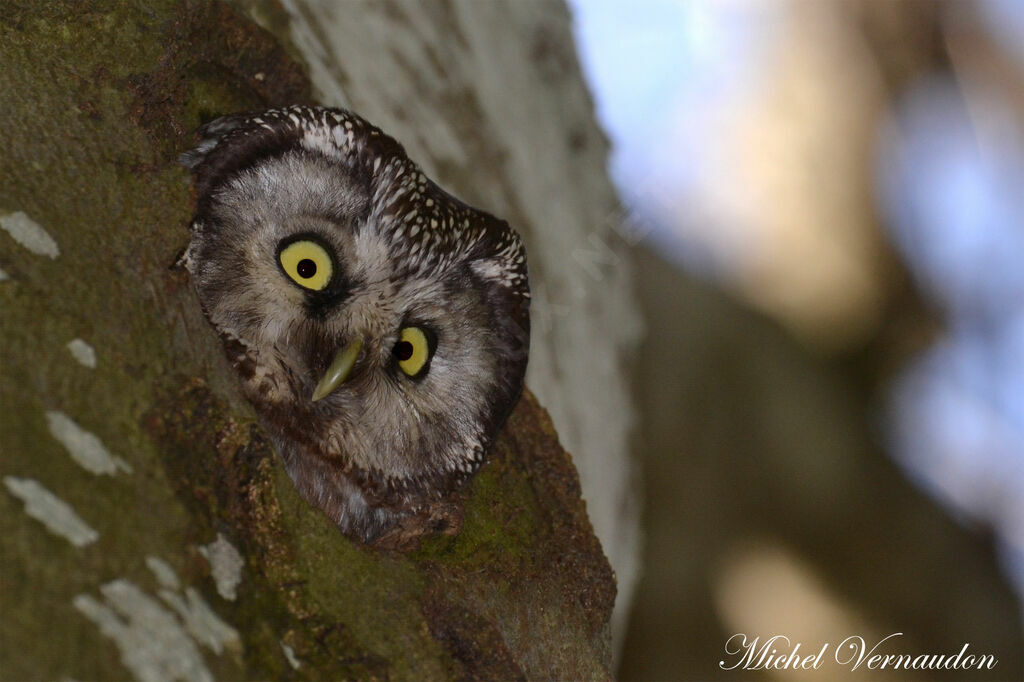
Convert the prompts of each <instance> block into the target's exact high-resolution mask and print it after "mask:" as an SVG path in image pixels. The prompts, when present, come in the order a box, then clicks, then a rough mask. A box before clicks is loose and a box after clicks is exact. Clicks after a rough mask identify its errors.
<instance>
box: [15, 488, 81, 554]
mask: <svg viewBox="0 0 1024 682" xmlns="http://www.w3.org/2000/svg"><path fill="white" fill-rule="evenodd" d="M4 485H6V486H7V489H8V490H9V491H11V494H12V495H14V496H15V497H17V498H18V499H20V500H21V501H23V502H24V503H25V513H26V514H28V515H29V516H31V517H32V518H33V519H35V520H37V521H39V522H40V523H42V524H43V525H44V526H46V528H47V530H49V531H50V532H51V533H53V534H54V535H59V536H61V537H62V538H64V539H65V540H67V541H68V542H70V543H71V544H72V545H74V546H75V547H84V546H85V545H88V544H89V543H91V542H95V541H96V540H97V539H98V538H99V536H100V534H99V533H97V532H96V531H95V530H93V529H92V528H90V527H89V524H87V523H86V522H85V521H83V520H82V518H81V517H80V516H79V515H78V514H76V513H75V510H74V509H72V508H71V507H70V506H69V505H68V503H67V502H64V501H63V500H61V499H60V498H59V497H57V496H56V495H54V494H53V493H51V492H50V491H49V490H47V489H46V488H44V487H43V486H42V485H40V484H39V481H35V480H33V479H31V478H15V477H14V476H4Z"/></svg>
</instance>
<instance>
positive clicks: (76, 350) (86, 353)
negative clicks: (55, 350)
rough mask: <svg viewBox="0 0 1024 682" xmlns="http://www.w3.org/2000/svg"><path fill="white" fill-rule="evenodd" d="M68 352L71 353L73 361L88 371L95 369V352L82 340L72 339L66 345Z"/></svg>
mask: <svg viewBox="0 0 1024 682" xmlns="http://www.w3.org/2000/svg"><path fill="white" fill-rule="evenodd" d="M68 350H69V351H71V355H72V357H74V358H75V360H78V362H79V363H80V364H82V365H84V366H86V367H88V368H89V369H96V351H95V350H93V347H92V346H90V345H89V344H87V343H86V342H85V341H83V340H82V339H74V340H72V341H71V342H69V343H68Z"/></svg>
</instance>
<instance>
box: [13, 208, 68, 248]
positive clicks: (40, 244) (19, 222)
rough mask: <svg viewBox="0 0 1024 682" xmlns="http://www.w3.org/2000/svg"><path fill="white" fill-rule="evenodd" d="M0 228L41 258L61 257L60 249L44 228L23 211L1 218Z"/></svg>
mask: <svg viewBox="0 0 1024 682" xmlns="http://www.w3.org/2000/svg"><path fill="white" fill-rule="evenodd" d="M0 228H3V229H4V230H5V231H6V232H7V233H8V234H9V235H11V237H13V238H14V241H16V242H18V243H19V244H21V245H22V246H24V247H25V248H26V249H28V250H29V251H31V252H32V253H34V254H36V255H39V256H49V257H50V258H56V257H57V256H59V255H60V248H59V247H58V246H57V242H56V241H54V239H53V237H51V236H50V234H49V233H48V232H47V231H46V230H45V229H43V226H42V225H40V224H39V223H37V222H36V221H34V220H32V219H31V218H29V217H28V215H26V214H25V213H24V212H22V211H15V212H14V213H8V214H7V215H5V216H0Z"/></svg>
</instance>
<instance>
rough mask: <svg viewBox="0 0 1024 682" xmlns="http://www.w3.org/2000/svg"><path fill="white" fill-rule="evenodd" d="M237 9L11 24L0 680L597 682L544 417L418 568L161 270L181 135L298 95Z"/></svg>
mask: <svg viewBox="0 0 1024 682" xmlns="http://www.w3.org/2000/svg"><path fill="white" fill-rule="evenodd" d="M243 5H244V6H242V7H240V6H230V5H227V4H222V3H217V2H201V1H195V2H192V1H182V2H174V1H170V0H166V1H163V2H152V3H148V2H147V3H123V2H107V3H105V2H91V3H88V4H84V3H66V4H65V3H50V4H46V5H38V4H36V3H31V2H25V3H19V2H14V3H6V4H4V6H3V7H2V8H0V91H2V92H3V97H4V104H3V106H2V108H0V131H2V132H0V146H2V149H3V151H2V153H0V219H2V220H3V226H4V229H5V231H6V232H7V233H8V234H6V235H0V268H2V273H3V275H2V276H0V280H2V281H0V306H2V310H3V315H4V324H3V331H4V335H5V339H4V344H3V373H2V378H0V395H2V405H3V409H2V412H0V433H2V447H3V460H2V461H3V470H2V472H0V474H2V476H3V480H4V484H5V490H6V491H7V492H5V494H3V495H0V553H2V559H3V572H4V589H3V594H2V599H3V613H4V618H3V619H2V620H0V676H2V677H4V678H7V679H67V678H75V679H118V678H124V677H127V676H131V677H134V678H136V679H143V680H150V679H153V680H155V679H190V680H191V679H196V680H203V679H252V678H259V679H291V678H294V679H303V678H315V679H354V678H358V679H450V678H459V679H478V678H488V679H516V678H523V677H527V678H536V677H544V678H547V677H555V678H570V677H571V678H588V679H601V678H608V677H610V666H611V648H610V629H609V619H610V615H611V609H612V605H613V603H614V599H615V578H614V574H613V572H612V570H611V568H610V566H609V564H608V561H607V560H606V559H605V557H604V555H603V554H602V552H601V547H600V544H599V542H598V540H597V538H596V537H595V535H594V533H593V531H592V529H591V525H590V522H589V521H588V518H587V515H586V511H585V508H584V505H583V502H582V500H581V497H580V486H579V481H578V477H577V474H576V470H575V469H574V467H573V464H572V462H571V461H570V459H569V457H568V455H567V454H566V453H565V452H564V450H562V448H561V446H560V445H559V443H558V439H557V437H556V434H555V431H554V427H553V426H552V423H551V421H550V419H549V418H548V416H547V414H546V412H545V411H544V410H543V409H542V408H541V407H540V406H539V405H538V403H537V401H536V400H535V399H534V397H533V396H532V394H530V393H529V392H528V391H527V392H526V393H525V394H524V396H523V398H522V400H521V401H520V403H519V405H518V406H517V407H516V409H515V410H514V412H513V414H512V416H511V417H510V419H509V422H508V424H507V425H506V427H505V429H504V430H503V432H502V435H501V436H500V437H499V439H498V442H497V444H496V446H495V447H494V450H493V452H492V453H491V455H490V458H489V460H488V462H487V464H485V466H484V467H483V469H482V470H481V471H480V472H479V474H478V475H477V476H476V477H475V478H474V479H473V480H472V482H471V483H470V484H469V485H468V486H467V487H466V489H465V490H464V495H463V497H464V504H465V519H464V526H463V529H462V531H461V533H459V534H458V535H457V536H455V537H435V538H431V539H429V540H427V541H426V542H424V544H423V545H422V546H421V547H420V548H419V549H417V550H416V551H414V552H411V553H407V554H396V553H386V552H381V551H378V550H374V549H371V548H367V547H364V546H360V545H358V544H355V543H353V542H351V541H349V540H347V539H345V538H344V537H343V536H342V535H341V534H340V533H339V532H338V531H337V530H336V528H335V527H334V526H333V525H332V524H331V523H330V521H329V520H327V519H326V518H325V517H324V516H323V515H322V514H321V513H320V512H319V511H317V510H315V509H313V508H311V507H309V506H308V505H306V504H305V503H304V502H303V501H302V500H301V499H300V498H299V496H298V494H297V493H296V491H295V490H294V488H293V487H292V484H291V481H290V480H289V478H288V476H287V474H286V473H285V472H284V470H283V467H282V464H281V462H280V459H279V458H278V457H277V455H276V454H275V453H274V452H273V451H272V449H271V447H270V446H269V444H268V442H267V440H266V438H265V437H264V435H263V434H262V432H261V431H260V429H259V427H258V425H257V424H256V422H255V420H254V418H253V414H252V412H251V409H250V407H249V406H248V404H247V403H246V402H245V401H244V400H243V399H242V398H241V396H240V393H239V392H238V390H237V387H236V386H235V383H234V379H233V377H232V374H231V372H230V369H229V367H228V365H227V362H226V361H225V360H224V358H223V354H222V351H221V348H220V344H219V341H218V340H217V338H216V335H215V333H214V332H213V330H212V329H211V328H210V327H209V325H207V323H206V321H205V319H203V317H202V315H201V312H200V310H199V306H198V304H197V302H196V300H195V298H194V295H193V293H192V290H191V287H190V285H189V283H188V281H187V278H186V277H185V276H184V275H183V274H181V273H180V272H177V271H174V270H172V269H171V267H170V266H171V265H172V263H174V261H175V259H176V256H177V255H178V253H179V251H180V250H181V249H182V248H183V247H184V245H185V244H186V242H187V230H186V226H187V222H188V219H189V215H190V210H191V207H190V197H189V186H188V178H187V173H186V172H185V171H184V169H182V168H180V167H178V165H177V163H176V157H177V155H178V154H179V153H180V152H181V151H183V150H184V149H186V148H187V147H188V145H189V144H190V143H191V141H192V138H191V131H192V130H194V129H195V128H196V127H197V126H198V125H199V124H200V123H201V122H202V121H203V120H206V119H209V118H211V117H213V116H215V115H219V114H223V113H227V112H233V111H240V110H248V109H255V108H261V107H265V106H273V105H282V104H288V103H292V102H302V101H310V99H311V97H312V90H311V85H310V81H309V79H308V77H307V74H306V71H305V67H304V66H303V65H301V64H299V63H298V62H297V61H296V60H295V59H294V57H293V55H294V54H296V53H297V52H296V51H295V48H294V47H292V46H291V45H289V44H288V42H287V41H286V40H284V39H283V37H282V36H283V35H284V32H285V28H284V24H285V22H286V17H287V15H286V13H285V12H284V10H283V9H282V8H281V7H279V6H277V5H275V4H272V3H243ZM445 6H446V5H437V7H439V8H443V7H445ZM389 7H390V6H389ZM391 9H392V11H397V9H395V8H394V7H392V8H391ZM251 16H256V17H258V18H259V19H260V21H261V23H262V24H263V25H264V26H265V27H266V28H261V27H260V26H258V25H257V24H256V23H254V22H253V21H252V19H251V18H250V17H251ZM576 77H577V78H578V74H576ZM385 86H386V84H382V86H381V87H382V88H383V87H385ZM463 94H465V93H463ZM318 95H320V99H324V97H323V93H322V92H320V93H318ZM467 101H471V100H467ZM360 113H366V115H367V116H368V117H369V118H370V119H371V120H374V121H375V122H376V123H379V124H381V125H382V126H383V127H384V128H385V129H386V130H388V132H390V133H391V134H393V135H395V136H396V137H397V138H398V139H400V140H402V141H405V139H406V135H404V133H407V132H410V130H411V129H412V127H413V123H412V122H411V121H408V122H406V121H403V120H400V119H401V118H402V117H401V116H398V115H397V113H396V120H395V121H380V120H376V119H374V118H373V112H364V111H361V112H360ZM392 123H395V124H396V125H391V124H392ZM590 125H591V126H592V125H593V124H592V122H591V123H590ZM411 146H413V147H415V145H411ZM599 147H600V150H601V152H600V153H602V154H603V150H604V147H603V143H601V144H600V145H599ZM410 151H411V152H413V154H412V155H413V158H414V159H416V160H417V161H421V160H422V161H425V162H426V163H425V164H424V165H426V166H427V167H428V170H429V167H430V165H431V160H432V159H433V160H434V161H435V162H436V164H435V165H438V166H441V167H442V168H443V169H447V170H446V171H445V172H444V173H442V175H444V176H445V177H443V178H442V180H445V179H447V180H448V181H449V183H448V185H449V186H452V187H454V188H456V189H458V187H459V178H460V177H462V178H465V177H467V175H468V174H473V173H475V171H474V170H472V167H473V166H472V163H468V162H467V164H466V167H465V168H463V169H459V168H457V167H455V166H453V165H445V164H443V163H441V162H440V161H437V159H438V158H439V157H437V156H436V155H434V156H433V157H431V159H423V158H422V157H420V158H417V157H416V154H415V152H414V151H413V150H412V149H411V150H410ZM600 172H601V176H602V177H603V170H601V171H600ZM491 181H493V182H494V183H500V182H504V181H507V178H505V176H504V175H503V174H496V175H495V176H494V177H493V178H491V180H490V181H489V180H487V179H486V178H485V179H484V180H483V181H480V180H476V181H475V182H474V183H466V184H467V185H468V186H471V187H475V188H476V190H475V191H476V192H478V193H479V194H480V196H476V197H475V196H467V197H466V198H467V199H468V200H470V201H473V200H476V199H479V198H481V197H483V196H485V195H486V194H487V193H491V194H492V195H500V194H501V192H502V188H501V186H500V184H489V182H491ZM602 182H605V183H606V182H607V181H606V180H603V181H602ZM609 192H610V190H609ZM470 194H472V192H470ZM496 212H499V213H500V210H497V209H496ZM508 217H510V218H511V219H513V220H514V218H515V216H511V215H510V216H508ZM69 344H71V345H69ZM76 524H77V525H76Z"/></svg>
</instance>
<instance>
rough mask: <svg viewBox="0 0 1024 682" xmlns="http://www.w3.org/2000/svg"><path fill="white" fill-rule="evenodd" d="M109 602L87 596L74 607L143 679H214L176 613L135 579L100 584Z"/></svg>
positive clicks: (191, 681) (146, 681) (193, 681)
mask: <svg viewBox="0 0 1024 682" xmlns="http://www.w3.org/2000/svg"><path fill="white" fill-rule="evenodd" d="M100 592H102V593H103V597H104V599H105V600H106V603H103V602H100V601H99V600H98V599H96V598H95V597H93V596H92V595H89V594H80V595H78V596H76V597H75V598H74V599H73V600H72V604H74V606H75V608H76V609H78V610H79V611H81V612H82V613H83V614H85V617H86V618H88V619H89V620H91V621H92V622H93V623H95V624H96V625H97V626H99V628H100V632H102V633H103V634H104V635H105V636H107V637H109V638H110V639H112V640H114V643H115V644H116V645H117V648H118V649H119V650H120V652H121V662H122V663H123V664H124V666H125V667H126V668H128V670H129V671H131V673H132V675H133V676H134V677H135V678H136V679H137V680H139V681H140V682H165V681H166V680H186V681H188V682H213V675H212V674H211V673H210V670H209V669H208V668H207V667H206V662H205V661H204V660H203V657H202V655H201V654H200V653H199V649H197V648H196V645H195V642H193V641H192V640H191V639H190V638H189V636H188V634H187V633H186V632H185V630H184V629H183V628H182V626H181V623H179V621H178V619H177V618H175V616H174V614H173V613H171V612H170V611H168V610H167V609H165V608H164V607H163V606H161V605H160V603H159V602H158V601H156V600H155V599H153V598H152V597H150V596H149V595H147V594H146V593H145V592H143V591H142V590H141V589H139V588H138V587H137V586H136V585H134V584H133V583H131V582H129V581H127V580H124V579H118V580H114V581H112V582H109V583H107V584H106V585H104V586H103V587H101V588H100Z"/></svg>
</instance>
